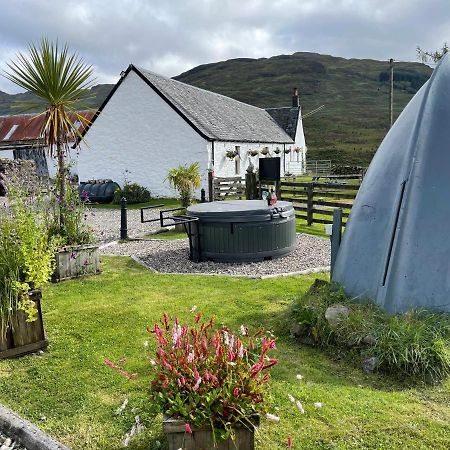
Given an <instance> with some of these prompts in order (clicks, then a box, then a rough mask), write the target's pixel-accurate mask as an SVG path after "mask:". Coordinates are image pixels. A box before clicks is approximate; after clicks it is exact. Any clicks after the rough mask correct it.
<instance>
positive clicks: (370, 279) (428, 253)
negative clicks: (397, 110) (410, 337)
mask: <svg viewBox="0 0 450 450" xmlns="http://www.w3.org/2000/svg"><path fill="white" fill-rule="evenodd" d="M333 281H336V282H338V283H340V284H341V285H342V286H343V287H344V290H345V292H346V293H347V294H348V295H350V296H352V297H357V298H360V299H371V300H373V301H375V302H376V303H378V304H379V305H380V306H382V307H383V308H384V309H385V310H386V311H388V312H390V313H397V312H402V311H405V310H407V309H410V308H426V309H436V310H440V311H447V312H450V56H449V55H447V56H445V57H444V58H443V59H442V60H441V61H440V63H439V64H438V65H437V66H436V68H435V70H434V72H433V74H432V76H431V78H430V80H429V81H428V82H427V83H426V84H424V86H422V88H421V89H420V90H419V92H417V94H416V95H415V96H414V97H413V98H412V100H411V101H410V102H409V104H408V105H407V106H406V108H405V109H404V111H403V112H402V114H401V115H400V116H399V118H398V119H397V121H396V122H395V124H394V126H393V127H392V128H391V130H390V131H389V133H388V134H387V135H386V137H385V139H384V140H383V142H382V143H381V145H380V147H379V149H378V151H377V153H376V154H375V157H374V158H373V160H372V163H371V164H370V167H369V170H368V171H367V174H366V177H365V178H364V181H363V183H362V185H361V188H360V190H359V192H358V195H357V197H356V200H355V203H354V206H353V209H352V212H351V215H350V219H349V222H348V224H347V227H346V230H345V233H344V236H343V240H342V243H341V246H340V248H339V252H338V255H337V259H336V264H335V267H334V272H333Z"/></svg>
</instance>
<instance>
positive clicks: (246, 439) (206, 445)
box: [163, 417, 259, 450]
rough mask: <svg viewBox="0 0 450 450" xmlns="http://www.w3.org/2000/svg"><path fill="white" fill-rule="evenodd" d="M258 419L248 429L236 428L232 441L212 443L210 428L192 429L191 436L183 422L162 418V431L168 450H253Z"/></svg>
mask: <svg viewBox="0 0 450 450" xmlns="http://www.w3.org/2000/svg"><path fill="white" fill-rule="evenodd" d="M258 424H259V418H258V417H255V420H254V421H253V425H250V426H249V427H244V426H237V427H236V428H235V437H234V440H232V439H231V438H229V439H227V440H226V441H220V442H216V445H215V443H214V433H213V431H212V429H211V428H210V427H205V428H192V434H190V433H187V432H186V429H185V422H184V421H182V420H177V419H168V418H164V420H163V431H164V433H165V434H166V435H167V441H168V444H169V450H179V449H180V448H182V449H183V450H200V449H201V450H254V449H255V426H257V425H258Z"/></svg>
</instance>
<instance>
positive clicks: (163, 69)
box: [0, 0, 450, 93]
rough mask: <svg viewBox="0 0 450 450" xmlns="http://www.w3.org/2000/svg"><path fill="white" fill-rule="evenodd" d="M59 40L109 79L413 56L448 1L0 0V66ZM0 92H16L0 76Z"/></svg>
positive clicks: (445, 13)
mask: <svg viewBox="0 0 450 450" xmlns="http://www.w3.org/2000/svg"><path fill="white" fill-rule="evenodd" d="M43 36H46V37H48V38H50V39H58V40H59V41H60V42H62V43H66V42H67V43H68V44H69V46H70V48H71V49H72V50H76V51H78V52H79V53H80V55H81V56H82V57H83V58H84V60H85V61H86V62H89V63H90V64H92V65H94V67H95V74H96V79H97V82H98V83H114V82H116V81H117V79H118V76H119V74H120V72H121V71H122V70H124V69H125V68H126V67H127V66H128V64H130V63H131V62H132V63H134V64H136V65H140V66H142V67H145V68H147V69H149V70H152V71H154V72H158V73H161V74H163V75H167V76H174V75H177V74H179V73H181V72H183V71H186V70H188V69H190V68H192V67H195V66H197V65H199V64H204V63H209V62H216V61H221V60H225V59H229V58H237V57H251V58H260V57H269V56H273V55H278V54H291V53H294V52H296V51H308V52H318V53H325V54H331V55H335V56H342V57H346V58H352V57H354V58H373V59H383V60H386V59H388V58H391V57H392V58H395V59H398V60H405V61H415V60H416V47H417V45H420V46H421V47H423V48H425V49H434V48H438V47H439V46H441V45H442V43H443V42H444V41H450V0H74V1H73V0H0V70H4V69H5V63H6V62H7V61H9V60H11V58H13V57H14V55H15V53H16V52H17V51H26V47H27V44H28V43H29V42H30V41H34V42H36V41H38V40H39V39H40V38H41V37H43ZM0 90H2V91H5V92H9V93H12V92H17V89H16V88H15V86H14V85H13V84H11V83H10V82H9V81H7V80H6V79H4V78H3V77H0Z"/></svg>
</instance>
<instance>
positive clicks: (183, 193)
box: [167, 163, 201, 208]
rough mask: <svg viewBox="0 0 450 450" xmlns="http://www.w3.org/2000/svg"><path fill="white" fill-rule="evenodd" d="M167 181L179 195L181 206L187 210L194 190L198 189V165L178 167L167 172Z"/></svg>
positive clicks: (199, 181)
mask: <svg viewBox="0 0 450 450" xmlns="http://www.w3.org/2000/svg"><path fill="white" fill-rule="evenodd" d="M167 180H169V183H170V185H171V186H172V187H174V188H175V189H176V190H177V191H178V192H179V193H180V200H181V204H182V205H183V206H184V207H185V208H187V207H188V206H189V205H190V204H191V201H192V196H193V191H194V189H198V188H199V187H200V183H201V178H200V167H199V165H198V163H193V164H191V165H190V166H178V167H177V168H176V169H172V170H171V171H170V172H169V174H168V175H167Z"/></svg>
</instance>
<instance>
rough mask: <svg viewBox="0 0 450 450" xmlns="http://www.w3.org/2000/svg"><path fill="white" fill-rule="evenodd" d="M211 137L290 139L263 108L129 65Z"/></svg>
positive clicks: (229, 138)
mask: <svg viewBox="0 0 450 450" xmlns="http://www.w3.org/2000/svg"><path fill="white" fill-rule="evenodd" d="M133 69H134V70H136V71H137V72H138V74H140V75H141V76H143V77H145V79H146V80H147V81H148V82H149V83H150V84H151V85H152V86H153V88H154V89H156V90H157V91H159V93H160V95H162V96H163V97H165V99H166V100H167V101H169V102H170V103H171V104H172V106H173V107H175V109H177V110H179V111H180V112H181V113H182V114H183V115H184V116H185V117H186V118H187V119H188V120H189V121H190V122H191V123H192V124H193V125H194V126H195V127H196V128H198V130H200V131H201V132H202V133H203V134H204V135H205V136H207V137H208V138H209V139H211V140H217V141H238V142H261V143H271V142H273V143H286V144H292V143H293V139H292V137H291V136H289V135H288V134H287V133H286V132H285V131H284V129H282V128H281V127H280V126H279V125H278V123H277V122H276V121H275V120H274V119H273V118H272V117H271V115H270V114H269V113H268V112H267V111H265V110H264V109H261V108H257V107H256V106H251V105H248V104H246V103H242V102H239V101H237V100H234V99H232V98H230V97H226V96H224V95H220V94H216V93H214V92H210V91H207V90H204V89H200V88H197V87H194V86H190V85H188V84H185V83H182V82H181V81H176V80H172V79H170V78H166V77H163V76H161V75H158V74H156V73H153V72H150V71H148V70H145V69H142V68H138V67H135V66H133Z"/></svg>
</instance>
